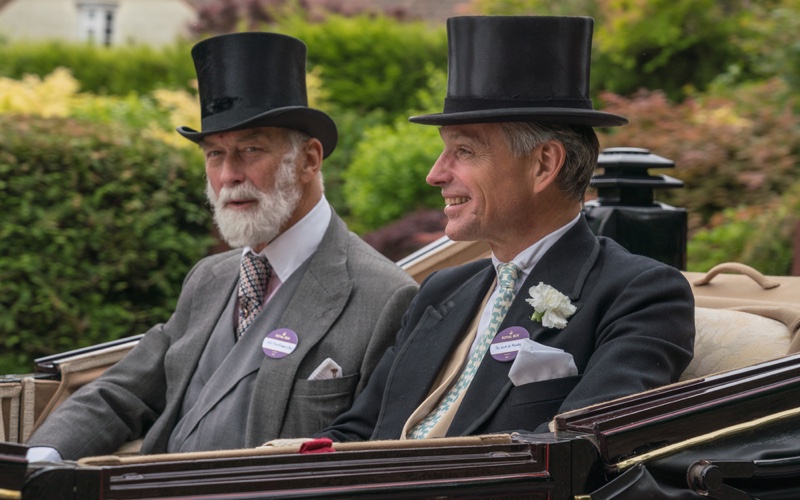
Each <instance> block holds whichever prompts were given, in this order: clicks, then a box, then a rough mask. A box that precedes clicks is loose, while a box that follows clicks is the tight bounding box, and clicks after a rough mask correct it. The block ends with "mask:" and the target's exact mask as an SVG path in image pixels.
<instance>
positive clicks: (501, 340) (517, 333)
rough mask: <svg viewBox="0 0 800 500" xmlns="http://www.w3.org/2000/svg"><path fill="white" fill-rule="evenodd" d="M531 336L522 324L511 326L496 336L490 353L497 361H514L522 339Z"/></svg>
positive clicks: (490, 347)
mask: <svg viewBox="0 0 800 500" xmlns="http://www.w3.org/2000/svg"><path fill="white" fill-rule="evenodd" d="M530 337H531V334H530V333H528V330H526V329H525V328H523V327H521V326H509V327H508V328H506V329H505V330H503V331H501V332H500V333H498V334H497V335H495V336H494V340H492V345H491V346H489V354H491V355H492V357H493V358H494V359H496V360H497V361H503V362H505V361H513V360H514V359H515V358H516V357H517V353H518V352H519V348H520V346H521V345H522V341H523V340H525V339H528V338H530Z"/></svg>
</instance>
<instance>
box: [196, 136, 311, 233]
mask: <svg viewBox="0 0 800 500" xmlns="http://www.w3.org/2000/svg"><path fill="white" fill-rule="evenodd" d="M297 153H298V151H297V150H296V149H294V150H292V151H290V152H289V153H287V154H286V155H285V156H284V157H283V159H282V160H281V163H280V165H279V166H278V171H277V172H276V173H275V183H274V184H273V186H272V190H271V191H270V192H268V193H265V192H263V191H260V190H258V188H256V187H255V186H254V185H253V184H252V183H250V182H249V181H245V182H244V183H242V184H239V185H237V186H236V187H233V188H226V187H223V188H222V189H221V190H220V193H219V195H217V194H216V193H214V189H213V188H212V187H211V182H208V183H207V184H206V196H207V197H208V201H209V203H211V206H212V207H213V209H214V223H215V224H216V225H217V227H218V228H219V232H220V235H221V236H222V239H224V240H225V242H226V243H227V244H228V245H229V246H231V247H233V248H238V247H244V246H251V247H255V246H257V245H259V244H262V243H263V244H266V243H269V242H270V241H272V240H273V239H274V238H275V237H276V236H278V234H279V232H280V230H281V227H283V225H284V224H285V223H286V222H287V221H288V220H289V218H290V217H291V216H292V214H293V213H294V211H295V209H296V208H297V205H298V203H299V202H300V198H301V196H302V194H303V192H302V189H301V188H300V186H298V185H297V173H296V171H295V160H296V159H297ZM248 198H249V199H255V200H257V201H258V204H257V206H256V207H255V208H253V209H251V210H248V211H246V212H242V211H239V210H231V209H228V208H225V205H226V204H227V203H228V202H229V201H230V200H236V199H239V200H241V199H248Z"/></svg>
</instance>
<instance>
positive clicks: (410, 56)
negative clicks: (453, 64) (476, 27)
mask: <svg viewBox="0 0 800 500" xmlns="http://www.w3.org/2000/svg"><path fill="white" fill-rule="evenodd" d="M278 29H279V30H280V31H281V32H283V33H285V34H287V35H292V36H295V37H297V38H300V39H301V40H303V41H304V42H306V44H307V45H308V62H309V65H310V66H321V67H322V68H323V69H322V74H321V78H322V81H323V86H324V87H325V89H326V90H327V91H328V101H329V102H330V103H331V104H332V105H334V106H337V107H338V108H341V109H347V110H355V111H358V112H365V111H371V110H375V109H383V110H385V111H386V112H387V113H390V114H395V115H397V114H400V115H406V114H407V113H408V110H410V109H418V108H419V107H420V104H419V102H418V101H417V99H416V97H417V93H418V92H419V91H420V89H426V88H428V71H427V67H428V66H429V65H431V64H432V65H433V66H434V67H437V68H445V67H446V65H447V40H446V38H445V31H444V29H443V27H442V28H437V29H433V28H430V27H429V26H426V25H425V24H423V23H420V22H411V23H398V22H396V21H394V20H392V19H390V18H388V17H384V16H372V17H371V16H364V15H362V16H356V17H343V16H336V15H331V16H329V17H328V18H326V20H325V22H324V23H309V22H307V21H305V20H304V19H302V18H300V17H291V18H286V19H285V20H283V21H281V22H280V24H279V26H278Z"/></svg>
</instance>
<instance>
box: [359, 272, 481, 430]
mask: <svg viewBox="0 0 800 500" xmlns="http://www.w3.org/2000/svg"><path fill="white" fill-rule="evenodd" d="M459 276H460V275H459ZM494 278H495V273H494V270H493V269H492V263H491V260H489V259H486V260H484V261H482V265H481V269H480V270H479V271H478V272H477V273H474V272H470V277H469V278H467V279H466V281H464V282H463V284H462V285H461V286H459V287H458V288H457V289H456V290H455V292H453V293H452V294H451V295H450V296H448V297H446V298H445V299H444V300H441V302H439V301H437V302H432V304H431V305H430V306H428V307H427V309H426V310H425V312H424V313H423V314H422V316H421V318H420V320H419V321H418V322H417V325H416V326H415V328H414V331H413V332H412V333H411V335H410V336H409V338H408V340H407V341H406V342H404V343H403V345H402V346H401V347H400V348H399V350H398V352H397V356H396V359H395V361H394V364H393V368H392V372H391V373H390V374H389V381H388V383H387V386H386V387H387V390H386V392H385V393H384V395H383V401H384V403H383V408H382V410H381V416H380V417H379V419H378V424H377V426H376V429H375V433H374V435H379V434H380V433H379V429H380V428H385V429H387V430H389V431H391V430H392V429H398V430H399V429H402V428H403V425H404V424H405V421H406V419H407V418H408V416H409V415H411V414H412V413H413V412H414V410H416V408H417V407H418V406H419V405H420V403H422V401H423V400H424V399H425V398H426V397H427V396H428V393H429V392H430V390H431V386H432V385H433V383H434V381H435V379H436V377H437V375H438V374H439V371H440V369H441V368H442V366H444V365H445V364H446V363H447V362H448V360H449V357H450V353H451V352H452V350H453V349H454V348H455V346H456V345H457V344H458V342H459V341H460V340H461V338H462V337H463V335H464V334H465V333H466V329H467V327H468V326H469V324H470V322H471V321H472V320H473V318H474V317H475V315H476V314H477V313H478V307H479V306H480V304H481V301H482V300H483V298H484V296H485V295H486V292H487V291H488V289H489V287H490V286H491V284H492V282H493V281H494ZM456 279H457V278H456ZM453 281H454V282H455V279H454V280H453ZM423 289H424V287H423ZM420 293H423V292H422V291H421V292H420ZM387 404H388V405H390V408H391V410H390V411H385V410H386V408H387V406H386V405H387ZM389 431H387V432H389Z"/></svg>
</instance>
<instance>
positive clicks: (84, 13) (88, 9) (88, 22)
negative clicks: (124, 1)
mask: <svg viewBox="0 0 800 500" xmlns="http://www.w3.org/2000/svg"><path fill="white" fill-rule="evenodd" d="M77 7H78V40H80V41H81V42H87V43H90V44H99V45H105V46H109V45H112V44H113V42H114V35H115V31H114V26H115V24H116V16H117V4H116V3H113V2H78V3H77Z"/></svg>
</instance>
